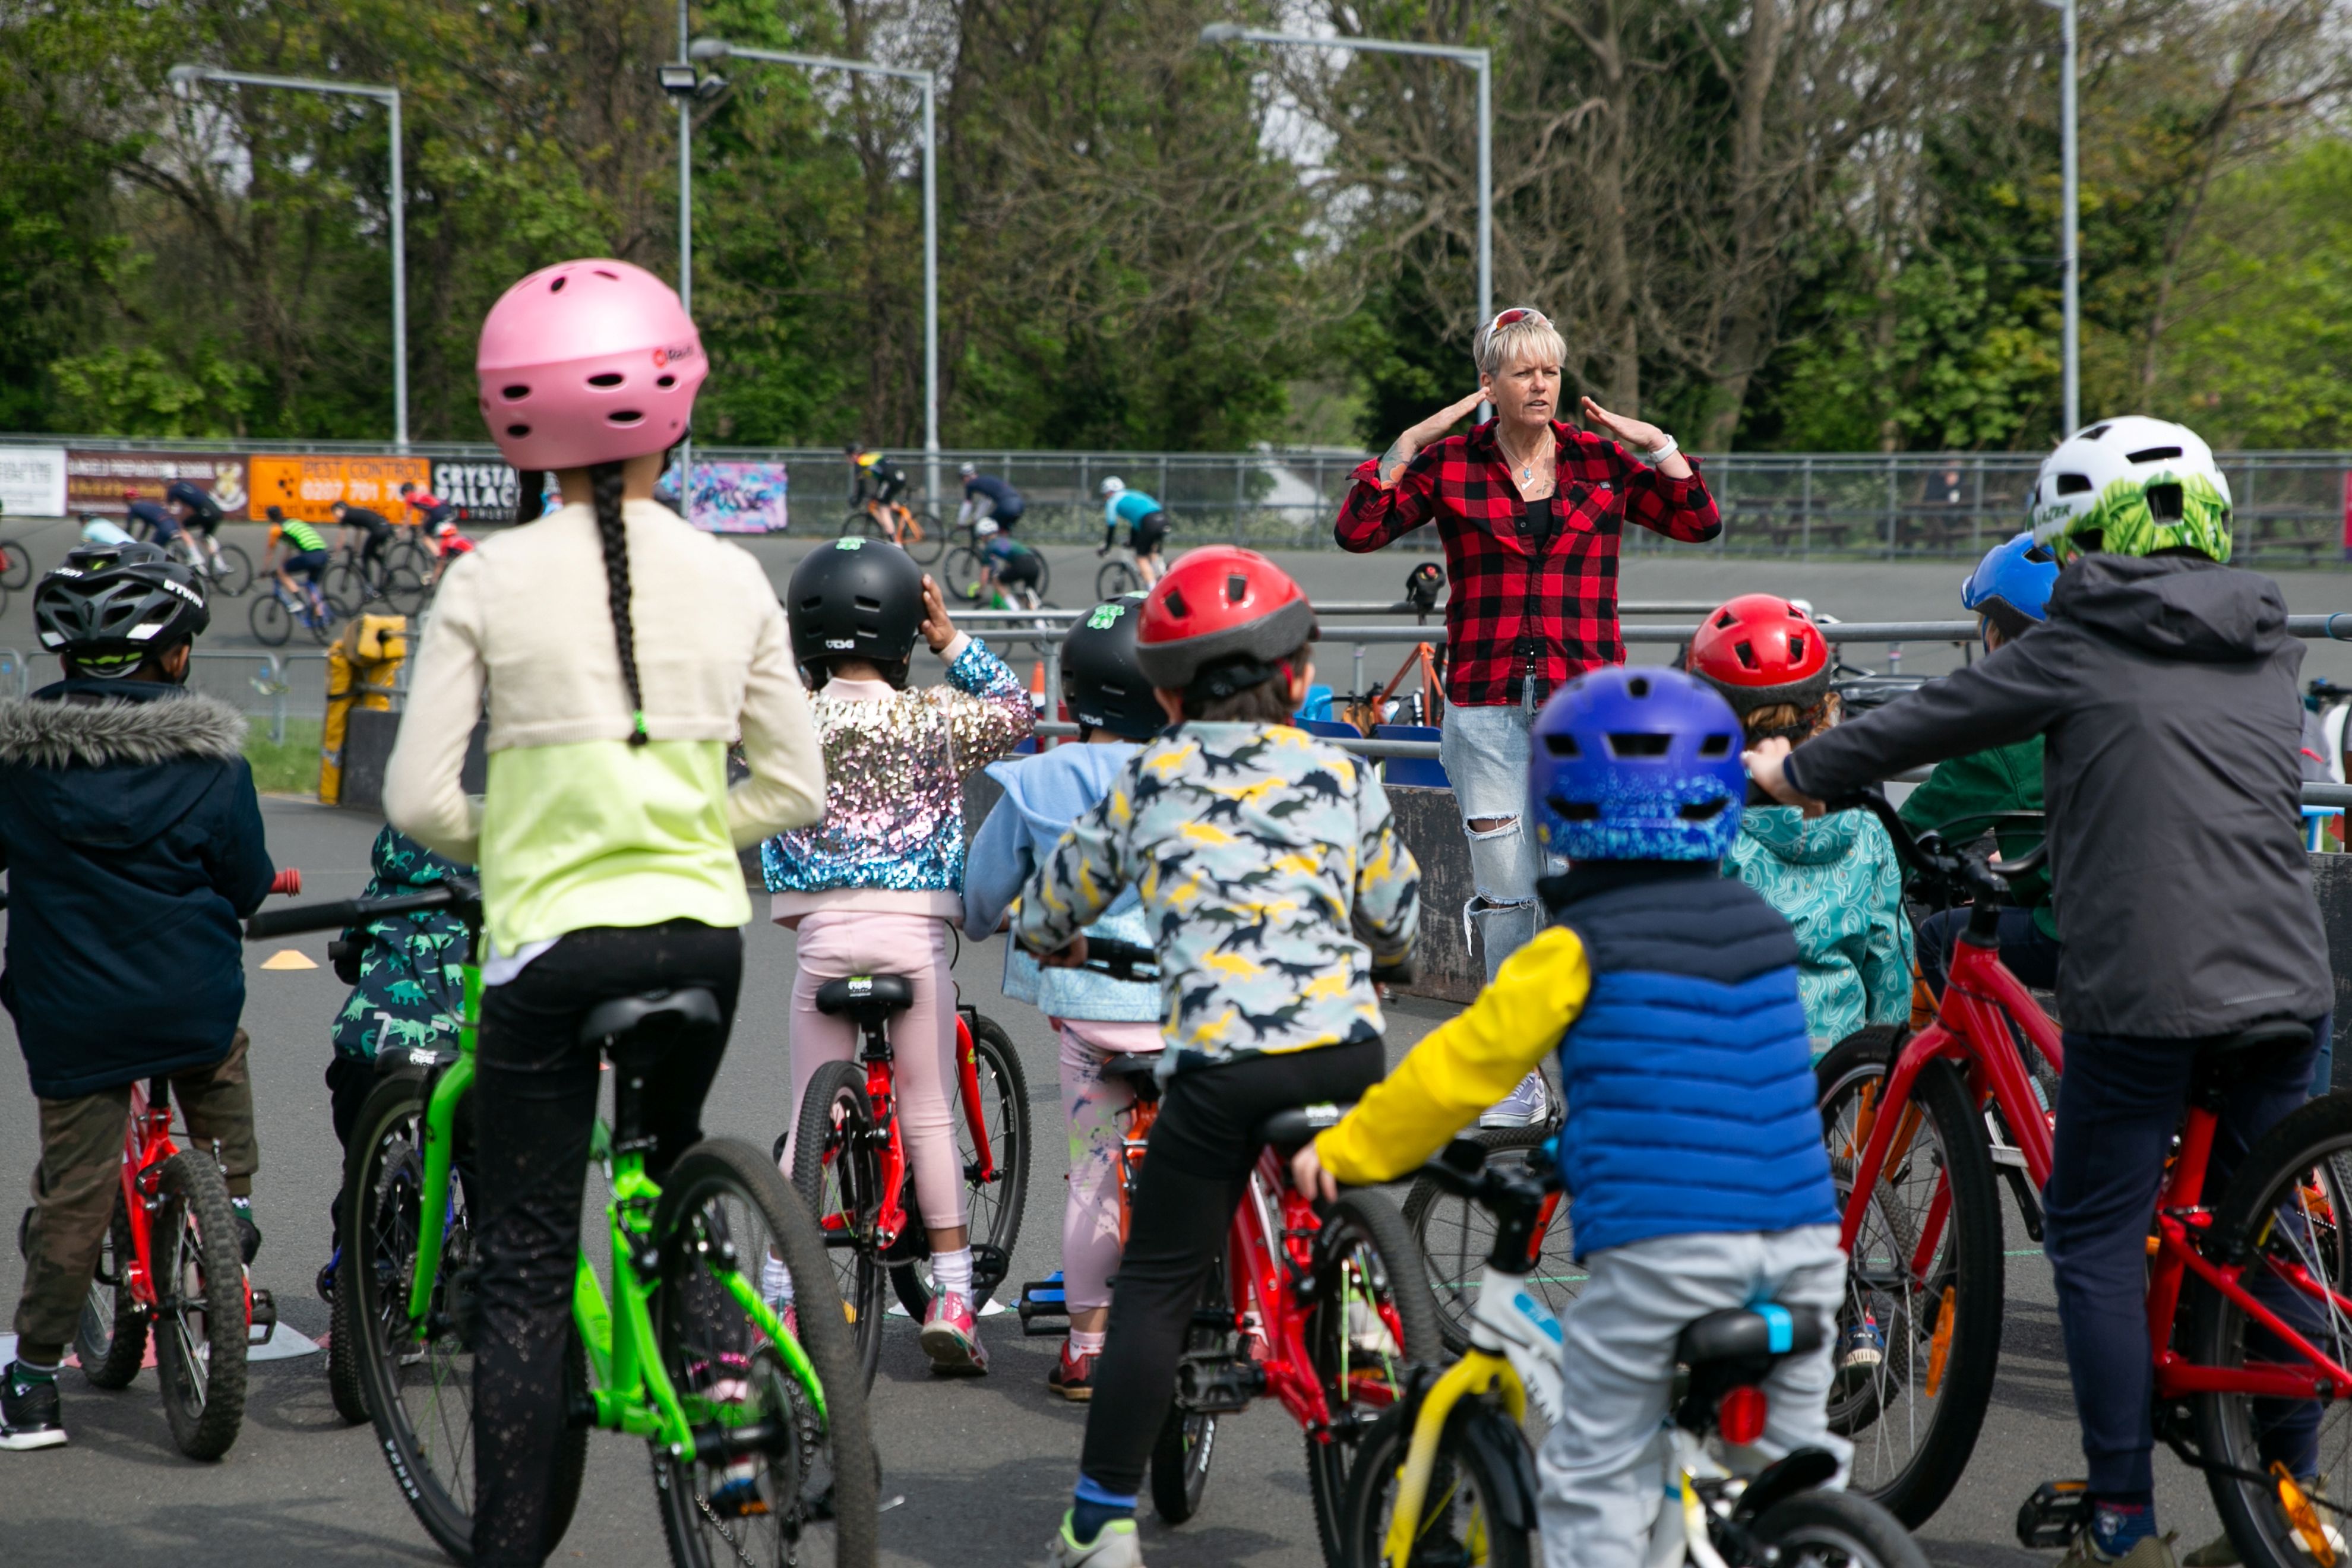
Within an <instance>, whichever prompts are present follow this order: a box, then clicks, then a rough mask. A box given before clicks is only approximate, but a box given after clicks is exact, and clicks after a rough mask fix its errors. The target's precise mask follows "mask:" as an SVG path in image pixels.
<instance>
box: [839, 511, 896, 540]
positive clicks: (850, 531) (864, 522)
mask: <svg viewBox="0 0 2352 1568" xmlns="http://www.w3.org/2000/svg"><path fill="white" fill-rule="evenodd" d="M841 537H842V538H844V539H887V538H889V537H890V531H889V530H888V529H887V528H885V527H883V526H882V520H881V519H880V518H878V517H876V516H875V515H874V514H873V513H872V512H870V511H867V510H866V509H865V508H864V507H860V508H858V509H857V510H856V511H853V512H851V513H850V514H849V515H848V516H846V517H845V518H843V519H842V520H841Z"/></svg>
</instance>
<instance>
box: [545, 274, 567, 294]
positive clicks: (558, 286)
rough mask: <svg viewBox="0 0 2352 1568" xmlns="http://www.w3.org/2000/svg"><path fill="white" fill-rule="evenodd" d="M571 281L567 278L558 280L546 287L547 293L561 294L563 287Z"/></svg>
mask: <svg viewBox="0 0 2352 1568" xmlns="http://www.w3.org/2000/svg"><path fill="white" fill-rule="evenodd" d="M571 281H572V279H569V278H559V279H556V280H555V281H554V282H552V283H550V284H549V285H548V286H547V291H548V292H549V293H551V294H561V293H562V292H563V286H564V285H565V284H566V283H569V282H571Z"/></svg>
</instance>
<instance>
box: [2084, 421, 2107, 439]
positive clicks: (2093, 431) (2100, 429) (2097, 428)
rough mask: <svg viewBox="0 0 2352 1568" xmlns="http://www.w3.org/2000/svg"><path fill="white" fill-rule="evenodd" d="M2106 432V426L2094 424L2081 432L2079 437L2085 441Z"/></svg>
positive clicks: (2096, 437)
mask: <svg viewBox="0 0 2352 1568" xmlns="http://www.w3.org/2000/svg"><path fill="white" fill-rule="evenodd" d="M2106 433H2107V427H2106V426H2104V425H2094V426H2091V427H2090V428H2089V429H2088V430H2085V431H2084V432H2083V434H2082V437H2081V438H2082V439H2083V440H2085V441H2095V440H2097V439H2098V438H2099V437H2102V436H2104V435H2105V434H2106Z"/></svg>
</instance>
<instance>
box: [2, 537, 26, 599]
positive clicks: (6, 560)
mask: <svg viewBox="0 0 2352 1568" xmlns="http://www.w3.org/2000/svg"><path fill="white" fill-rule="evenodd" d="M32 585H33V556H32V552H30V551H27V550H26V548H25V542H24V541H23V540H21V539H0V588H5V589H7V590H8V591H9V592H10V593H21V592H23V591H24V590H25V589H26V588H29V587H31V586H32Z"/></svg>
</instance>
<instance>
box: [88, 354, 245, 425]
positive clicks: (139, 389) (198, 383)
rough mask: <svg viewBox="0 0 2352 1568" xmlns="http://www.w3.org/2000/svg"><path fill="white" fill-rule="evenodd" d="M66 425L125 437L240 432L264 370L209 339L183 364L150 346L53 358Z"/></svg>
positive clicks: (183, 359) (181, 361) (188, 356)
mask: <svg viewBox="0 0 2352 1568" xmlns="http://www.w3.org/2000/svg"><path fill="white" fill-rule="evenodd" d="M48 369H49V374H50V375H51V376H52V377H54V378H55V380H56V383H57V389H58V401H57V407H58V415H59V422H60V424H61V425H62V426H63V427H64V428H66V429H68V430H100V431H104V432H106V433H108V434H110V435H122V436H163V437H187V436H236V435H240V434H242V433H243V428H242V427H243V424H244V418H245V415H246V412H247V410H248V409H249V408H250V407H251V406H252V405H253V395H254V392H255V389H256V387H257V384H258V383H259V382H260V381H261V374H260V372H259V371H258V370H257V369H256V368H255V367H254V366H252V365H250V364H247V363H239V362H237V361H235V360H231V359H227V358H225V357H223V355H222V354H221V353H220V352H219V351H218V349H216V348H215V347H214V346H213V345H212V344H210V343H203V344H199V345H197V346H196V348H195V349H194V351H193V352H192V353H188V354H186V355H184V356H182V358H181V359H180V360H179V361H178V362H174V361H173V360H167V359H165V358H164V357H163V353H161V352H160V351H158V350H156V349H154V348H151V347H149V346H148V345H146V344H144V343H142V344H140V345H139V346H138V347H136V348H129V349H126V348H123V347H121V346H120V345H117V346H114V347H110V348H104V349H100V351H99V352H98V353H88V354H68V355H67V356H66V357H64V358H62V359H58V360H55V361H52V362H51V363H50V364H49V367H48Z"/></svg>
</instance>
